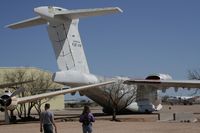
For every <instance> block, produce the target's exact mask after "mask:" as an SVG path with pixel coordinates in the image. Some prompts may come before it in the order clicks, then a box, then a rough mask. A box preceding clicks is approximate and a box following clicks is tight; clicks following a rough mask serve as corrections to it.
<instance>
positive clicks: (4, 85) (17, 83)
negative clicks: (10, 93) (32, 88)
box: [0, 80, 33, 88]
mask: <svg viewBox="0 0 200 133" xmlns="http://www.w3.org/2000/svg"><path fill="white" fill-rule="evenodd" d="M29 82H33V80H29V81H22V82H14V83H5V84H0V88H6V87H8V88H9V87H12V86H15V85H19V84H25V83H29Z"/></svg>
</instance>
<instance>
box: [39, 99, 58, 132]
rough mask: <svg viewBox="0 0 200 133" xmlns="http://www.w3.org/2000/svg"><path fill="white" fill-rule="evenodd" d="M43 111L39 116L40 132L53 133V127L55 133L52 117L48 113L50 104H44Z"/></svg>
mask: <svg viewBox="0 0 200 133" xmlns="http://www.w3.org/2000/svg"><path fill="white" fill-rule="evenodd" d="M44 109H45V111H44V112H42V113H41V115H40V132H42V131H43V129H44V133H53V126H54V127H55V133H57V127H56V124H55V122H54V115H53V113H52V112H50V111H49V109H50V104H49V103H46V104H45V106H44Z"/></svg>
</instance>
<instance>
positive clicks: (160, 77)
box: [146, 74, 172, 80]
mask: <svg viewBox="0 0 200 133" xmlns="http://www.w3.org/2000/svg"><path fill="white" fill-rule="evenodd" d="M146 79H147V80H172V77H171V76H170V75H168V74H151V75H149V76H147V77H146Z"/></svg>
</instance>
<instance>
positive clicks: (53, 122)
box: [51, 113, 57, 133]
mask: <svg viewBox="0 0 200 133" xmlns="http://www.w3.org/2000/svg"><path fill="white" fill-rule="evenodd" d="M51 122H52V124H53V126H54V127H55V133H57V127H56V123H55V121H54V115H53V113H52V119H51Z"/></svg>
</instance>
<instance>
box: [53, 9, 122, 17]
mask: <svg viewBox="0 0 200 133" xmlns="http://www.w3.org/2000/svg"><path fill="white" fill-rule="evenodd" d="M119 12H122V10H121V9H120V8H119V7H107V8H94V9H77V10H63V11H62V12H59V13H56V14H55V16H63V15H64V16H66V17H68V18H71V19H77V18H81V17H90V16H100V15H105V14H111V13H119Z"/></svg>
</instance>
